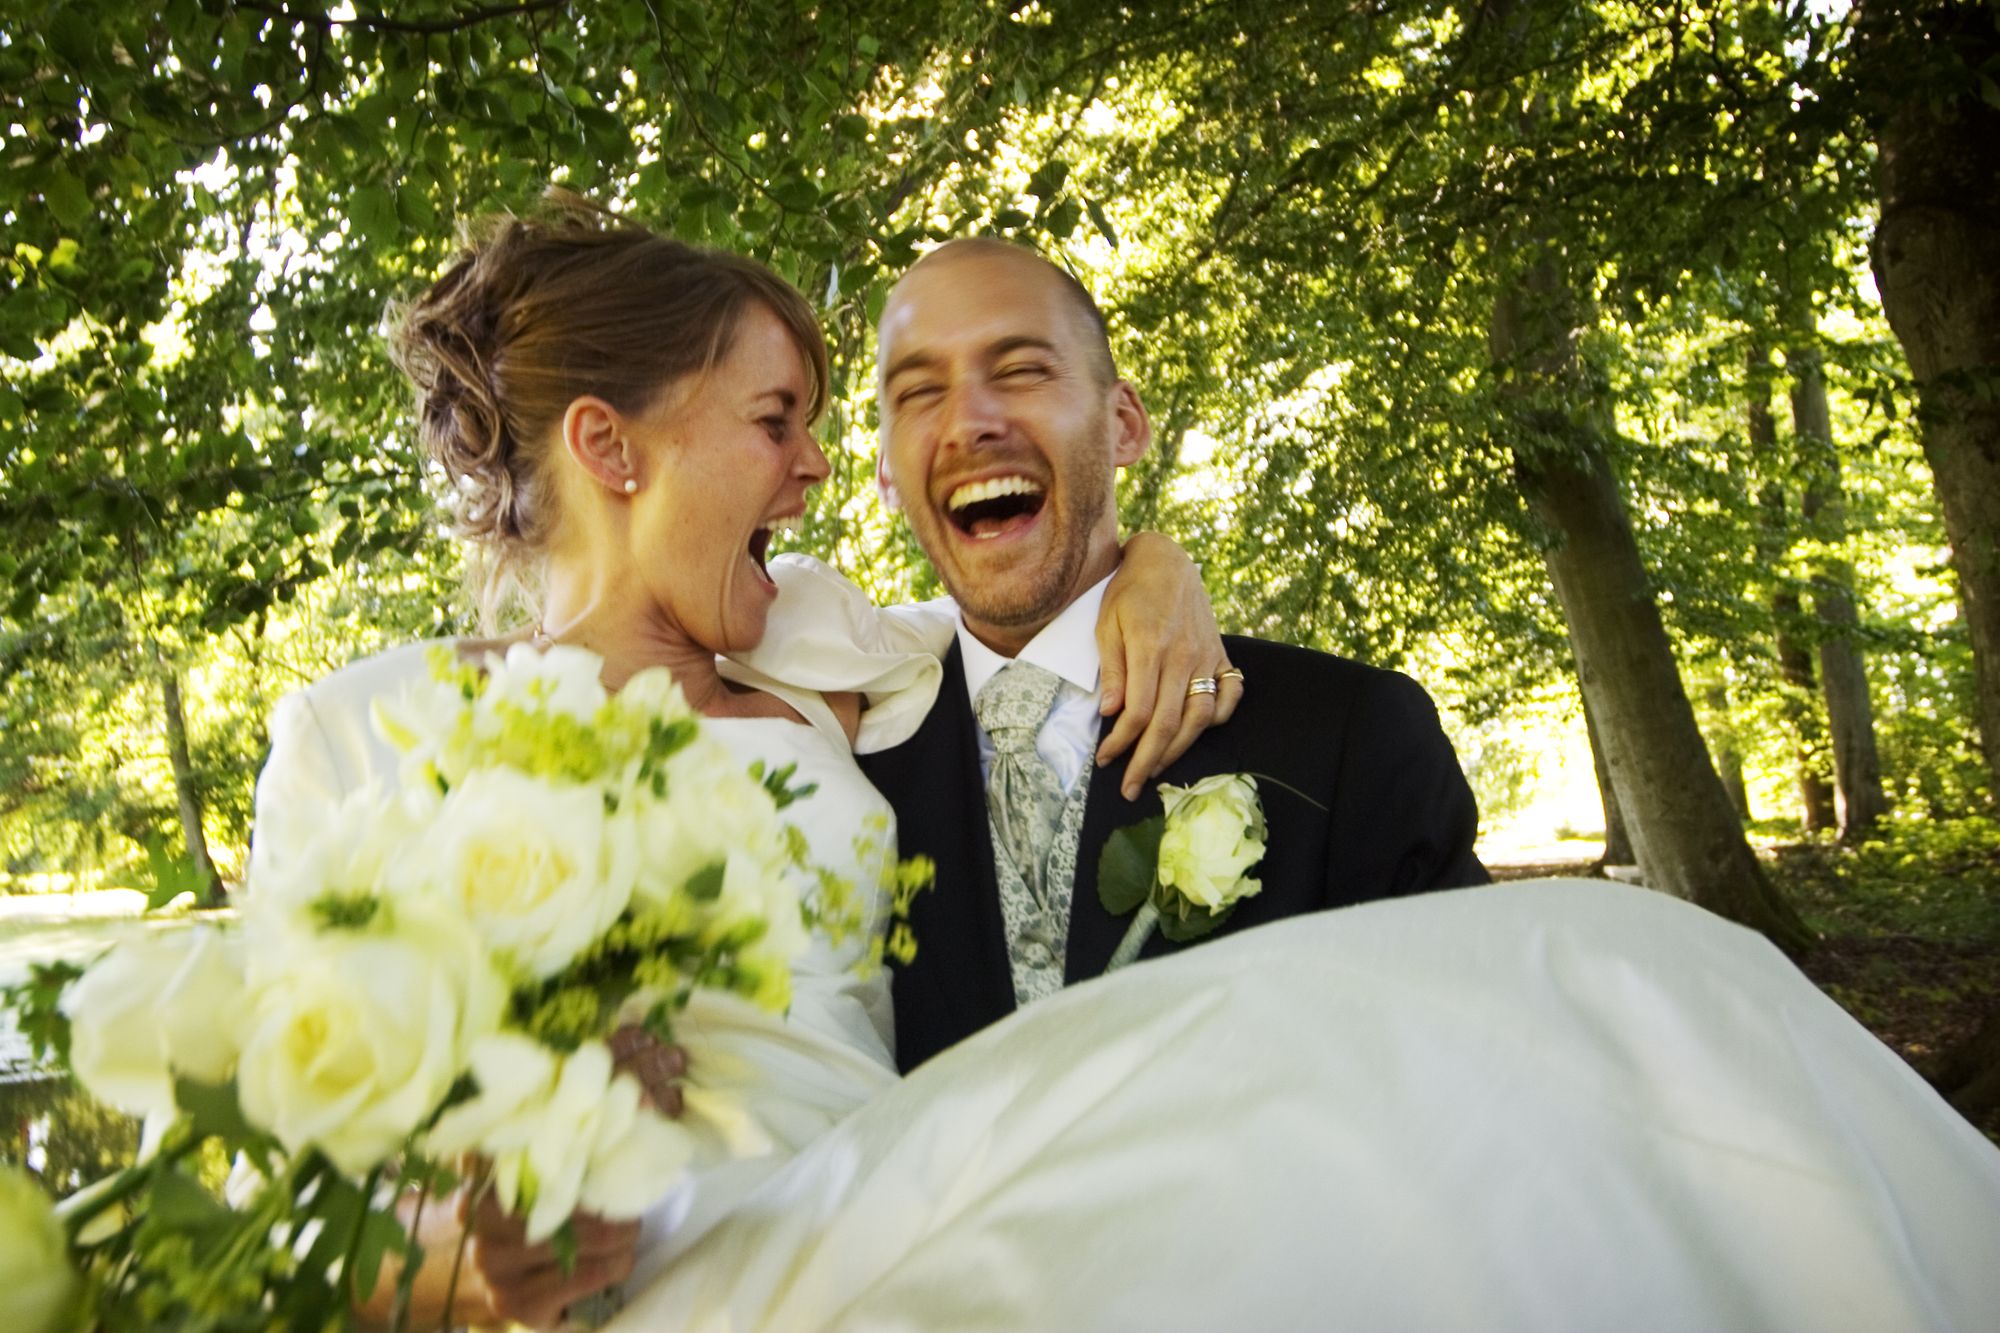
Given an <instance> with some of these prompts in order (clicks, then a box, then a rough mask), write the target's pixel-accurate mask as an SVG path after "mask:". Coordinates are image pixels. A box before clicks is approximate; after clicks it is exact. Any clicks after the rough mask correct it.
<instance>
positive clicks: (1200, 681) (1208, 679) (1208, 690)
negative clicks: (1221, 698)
mask: <svg viewBox="0 0 2000 1333" xmlns="http://www.w3.org/2000/svg"><path fill="white" fill-rule="evenodd" d="M1214 693H1215V677H1213V676H1196V677H1195V678H1194V679H1193V680H1191V681H1189V682H1188V698H1190V699H1192V698H1194V697H1195V696H1196V695H1197V694H1214Z"/></svg>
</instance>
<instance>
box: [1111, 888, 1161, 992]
mask: <svg viewBox="0 0 2000 1333" xmlns="http://www.w3.org/2000/svg"><path fill="white" fill-rule="evenodd" d="M1159 920H1160V909H1159V908H1157V907H1155V906H1153V900H1152V899H1151V898H1148V899H1147V900H1146V901H1145V902H1143V903H1140V904H1139V910H1138V911H1136V912H1134V913H1133V914H1132V924H1131V925H1129V926H1127V927H1126V928H1125V938H1124V939H1122V940H1120V941H1118V949H1117V951H1116V952H1115V953H1113V954H1112V955H1111V961H1110V962H1108V963H1106V964H1105V965H1104V970H1105V971H1106V972H1107V973H1109V972H1116V971H1117V970H1118V969H1119V968H1121V967H1123V966H1125V964H1127V963H1129V962H1131V961H1132V960H1133V959H1135V958H1137V957H1138V956H1139V950H1140V949H1142V948H1144V947H1145V945H1146V940H1147V938H1148V937H1149V936H1151V935H1152V933H1153V927H1154V926H1155V925H1157V924H1158V923H1159Z"/></svg>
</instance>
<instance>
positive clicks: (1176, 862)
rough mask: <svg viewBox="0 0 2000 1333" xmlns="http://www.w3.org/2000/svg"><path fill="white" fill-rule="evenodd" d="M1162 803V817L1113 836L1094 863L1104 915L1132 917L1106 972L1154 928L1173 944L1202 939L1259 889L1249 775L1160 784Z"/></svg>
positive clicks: (1260, 825) (1259, 837)
mask: <svg viewBox="0 0 2000 1333" xmlns="http://www.w3.org/2000/svg"><path fill="white" fill-rule="evenodd" d="M1160 800H1161V802H1162V804H1163V805H1164V806H1165V810H1164V812H1163V813H1161V814H1159V815H1155V816H1154V817H1153V818H1151V819H1144V820H1141V821H1139V822H1138V823H1137V824H1133V825H1131V826H1129V827H1127V828H1122V829H1120V830H1118V831H1117V832H1116V833H1114V834H1112V835H1111V838H1110V840H1109V841H1108V842H1106V843H1105V846H1104V855H1103V858H1102V860H1101V861H1100V862H1099V863H1098V873H1097V896H1098V899H1099V901H1101V902H1102V903H1103V904H1104V906H1105V909H1106V910H1107V911H1110V912H1113V913H1116V914H1119V915H1123V914H1124V913H1126V912H1132V913H1133V917H1132V924H1131V926H1130V928H1128V929H1127V931H1126V932H1125V938H1124V940H1123V941H1122V942H1121V943H1120V944H1119V946H1118V950H1117V952H1116V953H1114V954H1113V955H1112V957H1111V963H1110V969H1116V968H1120V967H1123V966H1124V965H1125V964H1127V963H1129V962H1131V961H1132V960H1133V959H1135V958H1137V957H1138V956H1139V950H1140V948H1141V947H1143V946H1144V944H1145V942H1146V938H1147V937H1148V936H1149V935H1151V934H1152V932H1153V928H1154V927H1155V926H1156V925H1157V926H1158V927H1159V929H1160V933H1161V934H1163V935H1165V936H1166V937H1167V938H1168V939H1170V940H1175V941H1187V940H1193V939H1199V938H1201V937H1202V936H1203V935H1206V934H1208V933H1209V932H1210V931H1212V930H1214V929H1215V928H1216V927H1217V926H1219V925H1221V924H1222V923H1223V922H1224V921H1226V920H1227V919H1228V918H1229V914H1230V912H1232V911H1233V910H1234V909H1235V907H1236V904H1237V903H1239V902H1241V901H1242V900H1243V899H1245V898H1249V897H1253V896H1254V895H1255V894H1256V893H1257V892H1258V891H1259V890H1260V889H1262V888H1263V887H1264V886H1263V884H1262V883H1261V882H1260V881H1258V880H1257V879H1255V878H1254V877H1252V875H1251V874H1250V872H1251V871H1252V870H1254V869H1256V867H1257V864H1258V863H1259V862H1260V861H1262V860H1263V859H1264V841H1265V834H1264V807H1263V804H1262V802H1260V801H1259V800H1258V797H1257V782H1256V779H1255V778H1254V777H1252V776H1251V775H1250V774H1247V773H1218V774H1216V775H1214V776H1213V777H1206V778H1203V779H1201V780H1200V781H1199V782H1196V783H1194V784H1192V785H1190V786H1186V787H1176V786H1173V785H1172V784H1170V783H1164V782H1163V783H1161V784H1160ZM1107 970H1109V969H1107Z"/></svg>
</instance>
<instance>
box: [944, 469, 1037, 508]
mask: <svg viewBox="0 0 2000 1333" xmlns="http://www.w3.org/2000/svg"><path fill="white" fill-rule="evenodd" d="M1041 493H1042V488H1041V485H1040V484H1039V483H1037V482H1032V481H1029V480H1028V479H1027V478H1026V477H991V478H988V479H987V480H985V481H969V482H967V483H966V484H965V485H963V486H961V487H959V488H958V489H957V490H955V491H953V492H952V493H951V498H950V499H949V500H947V501H945V504H946V506H947V507H948V508H951V509H954V510H957V509H963V508H965V507H966V506H967V505H972V504H978V503H979V502H980V501H981V500H997V499H999V498H1000V497H1001V496H1003V495H1040V494H1041Z"/></svg>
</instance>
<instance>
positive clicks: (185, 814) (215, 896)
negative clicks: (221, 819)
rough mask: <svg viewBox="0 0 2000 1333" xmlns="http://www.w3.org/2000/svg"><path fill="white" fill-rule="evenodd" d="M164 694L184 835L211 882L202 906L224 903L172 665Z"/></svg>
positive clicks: (164, 673)
mask: <svg viewBox="0 0 2000 1333" xmlns="http://www.w3.org/2000/svg"><path fill="white" fill-rule="evenodd" d="M160 695H161V698H162V701H163V702H164V704H165V713H166V722H167V758H168V760H169V762H171V763H172V764H173V767H174V796H175V798H176V799H177V800H178V802H179V804H180V811H181V835H182V836H183V837H184V838H185V839H186V840H187V855H188V860H189V861H190V862H191V863H193V865H194V867H195V869H196V870H198V871H200V872H201V877H202V879H203V881H204V882H205V883H206V884H207V885H208V887H207V889H206V890H205V891H204V894H203V901H202V904H201V905H202V906H204V907H214V906H218V905H220V904H221V902H222V877H221V876H220V875H218V874H216V873H215V862H214V861H212V860H210V859H209V855H208V835H207V834H206V833H205V832H203V830H202V827H201V791H200V789H199V788H198V787H197V786H196V784H195V777H194V760H193V759H192V758H191V757H190V756H189V753H188V739H187V712H186V710H185V709H183V708H182V707H181V682H180V678H179V677H178V676H176V675H175V674H174V673H173V671H172V670H171V669H169V668H166V667H162V668H161V670H160Z"/></svg>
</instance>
